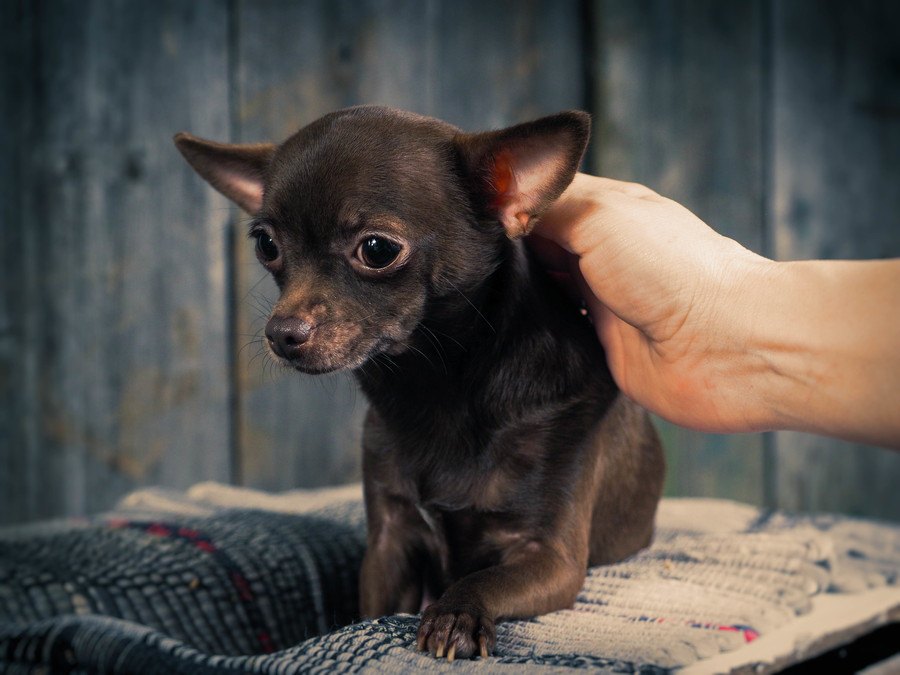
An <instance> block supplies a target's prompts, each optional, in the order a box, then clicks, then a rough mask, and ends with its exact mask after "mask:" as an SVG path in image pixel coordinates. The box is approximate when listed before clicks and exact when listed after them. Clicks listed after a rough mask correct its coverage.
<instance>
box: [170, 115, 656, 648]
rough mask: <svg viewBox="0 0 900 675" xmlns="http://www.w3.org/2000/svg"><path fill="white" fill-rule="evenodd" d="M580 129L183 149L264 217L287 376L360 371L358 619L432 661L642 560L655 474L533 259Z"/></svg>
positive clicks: (352, 135) (427, 124)
mask: <svg viewBox="0 0 900 675" xmlns="http://www.w3.org/2000/svg"><path fill="white" fill-rule="evenodd" d="M589 127H590V121H589V118H588V116H587V115H586V114H584V113H579V112H566V113H560V114H558V115H553V116H551V117H546V118H543V119H539V120H537V121H535V122H530V123H526V124H521V125H518V126H514V127H511V128H509V129H505V130H502V131H495V132H489V133H480V134H466V133H463V132H461V131H460V130H459V129H457V128H455V127H453V126H451V125H449V124H446V123H444V122H441V121H439V120H436V119H431V118H427V117H421V116H418V115H413V114H410V113H405V112H401V111H397V110H391V109H389V108H382V107H372V106H364V107H358V108H350V109H347V110H341V111H338V112H335V113H332V114H330V115H326V116H325V117H323V118H321V119H319V120H317V121H315V122H313V123H312V124H310V125H309V126H307V127H304V128H303V129H301V130H300V131H299V132H297V133H296V134H295V135H294V136H292V137H291V138H289V139H288V140H287V141H285V142H284V143H283V144H282V145H280V146H277V147H276V146H274V145H223V144H219V143H213V142H210V141H204V140H201V139H198V138H194V137H191V136H189V135H188V134H179V135H178V136H176V138H175V141H176V144H177V146H178V149H179V150H180V151H181V152H182V154H183V155H184V156H185V158H186V159H187V160H188V162H190V164H191V165H192V166H193V167H194V169H196V170H197V172H198V173H199V174H200V175H201V176H203V177H204V178H205V179H206V180H208V181H209V182H210V183H211V184H212V185H213V186H214V187H215V188H216V189H218V190H219V191H220V192H222V193H223V194H225V195H226V196H228V197H230V198H231V199H232V200H234V201H235V202H236V203H237V204H238V205H240V206H241V207H242V208H243V209H244V210H246V211H247V212H249V213H251V214H252V215H253V216H254V220H253V222H252V224H251V226H250V236H251V237H254V238H255V239H256V251H257V256H258V257H259V259H260V262H261V263H262V264H263V265H264V266H265V267H266V268H267V269H268V270H269V271H270V272H271V273H272V275H273V276H274V278H275V280H276V282H277V283H278V286H279V287H280V289H281V297H280V299H279V300H278V302H277V304H276V305H275V307H274V309H273V311H272V316H271V318H270V319H269V322H268V324H267V326H266V337H267V338H268V342H269V346H270V348H271V351H272V352H273V354H274V355H275V357H276V358H277V359H278V360H279V361H280V362H282V363H283V364H284V365H286V366H290V367H293V368H296V369H297V370H300V371H303V372H307V373H324V372H328V371H332V370H337V369H353V370H354V373H355V375H356V377H357V378H358V380H359V382H360V385H361V386H362V389H363V390H364V391H365V393H366V394H367V396H368V398H369V400H370V403H371V408H370V410H369V415H368V418H367V421H366V427H365V433H364V441H363V445H364V448H363V452H364V455H363V471H364V477H365V478H364V481H365V501H366V511H367V515H368V549H367V552H366V556H365V559H364V561H363V567H362V573H361V579H360V589H361V590H360V604H361V611H362V614H363V615H365V616H370V617H375V616H381V615H384V614H391V613H395V612H417V611H419V609H420V607H422V606H423V603H426V602H431V601H432V600H434V601H433V602H431V604H428V606H427V608H426V609H425V611H424V613H423V615H422V621H421V624H420V628H419V635H418V644H419V647H420V648H422V649H428V650H429V651H430V652H432V653H433V654H435V655H436V656H438V657H441V656H444V655H446V657H447V658H448V659H449V660H452V659H453V658H454V657H468V656H471V655H472V654H476V653H480V654H481V655H482V656H486V655H487V653H488V652H489V651H490V649H491V648H492V647H493V644H494V636H495V629H494V622H495V621H497V620H498V619H502V618H515V617H530V616H534V615H536V614H541V613H544V612H549V611H551V610H556V609H561V608H564V607H569V606H571V605H572V603H573V602H574V600H575V597H576V595H577V593H578V591H579V589H580V588H581V585H582V583H583V582H584V577H585V573H586V568H587V566H588V565H596V564H601V563H610V562H615V561H618V560H621V559H622V558H624V557H625V556H628V555H630V554H632V553H634V552H635V551H637V550H638V549H640V548H641V547H643V546H645V545H647V543H648V542H649V541H650V537H651V534H652V529H653V518H654V514H655V512H656V505H657V502H658V500H659V496H660V491H661V487H662V476H663V457H662V453H661V450H660V446H659V442H658V439H657V436H656V433H655V432H654V430H653V427H652V426H651V424H650V421H649V419H648V417H647V415H646V414H645V412H644V411H643V410H641V409H640V408H638V407H637V406H635V405H634V404H633V403H631V402H630V401H628V400H627V399H625V398H624V397H623V396H622V395H620V394H619V392H618V390H617V388H616V386H615V384H614V383H613V380H612V377H611V376H610V373H609V370H608V369H607V366H606V361H605V358H604V354H603V351H602V348H601V347H600V345H599V343H598V341H597V337H596V335H595V333H594V330H593V328H592V326H591V325H590V323H589V322H588V321H587V320H586V319H585V318H584V317H583V316H581V315H580V313H579V311H578V309H577V308H576V307H575V306H574V305H573V304H572V303H571V302H570V301H569V300H568V299H567V298H566V297H565V296H564V295H563V294H562V293H561V292H560V290H559V289H558V288H556V287H555V286H554V284H553V283H551V282H550V281H549V280H548V279H547V278H546V276H545V274H544V273H543V272H542V270H541V269H539V268H538V267H537V266H536V265H535V264H534V263H533V262H532V260H531V259H530V257H529V254H528V252H527V251H526V249H525V247H524V246H523V245H522V242H521V240H517V238H518V237H520V236H521V235H524V234H527V233H528V232H529V231H530V230H531V228H532V227H533V225H534V222H535V218H537V217H538V216H539V215H540V214H541V212H542V211H543V210H545V209H546V208H547V207H548V206H549V205H550V204H551V203H552V202H553V200H554V199H556V198H557V197H558V196H559V195H560V194H561V193H562V191H563V190H564V189H565V187H566V186H567V185H568V184H569V182H570V181H571V180H572V177H573V176H574V174H575V171H576V170H577V167H578V164H579V162H580V160H581V156H582V154H583V152H584V149H585V146H586V144H587V139H588V134H589Z"/></svg>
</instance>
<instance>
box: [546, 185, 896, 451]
mask: <svg viewBox="0 0 900 675" xmlns="http://www.w3.org/2000/svg"><path fill="white" fill-rule="evenodd" d="M529 244H530V245H531V246H532V248H533V250H534V251H535V252H536V253H537V254H538V256H539V257H540V258H541V259H542V260H543V261H544V262H545V264H546V265H547V266H548V268H549V269H550V270H551V271H552V272H553V273H554V275H555V276H557V277H558V278H559V279H560V280H561V281H563V282H564V283H567V284H569V285H570V287H571V288H572V289H573V290H574V289H576V288H577V289H578V290H579V291H580V296H581V297H582V298H583V299H584V301H585V302H586V304H587V307H588V311H589V312H590V314H591V316H592V318H593V321H594V324H595V327H596V330H597V334H598V336H599V338H600V341H601V342H602V344H603V346H604V348H605V350H606V353H607V359H608V361H609V366H610V369H611V371H612V374H613V377H614V378H615V380H616V382H617V383H618V385H619V387H620V388H621V389H622V391H623V392H624V393H625V394H626V395H627V396H629V397H630V398H632V399H634V400H635V401H637V402H638V403H640V404H641V405H643V406H644V407H646V408H647V409H649V410H651V411H652V412H654V413H656V414H658V415H660V416H661V417H663V418H665V419H667V420H669V421H671V422H674V423H676V424H679V425H682V426H685V427H689V428H692V429H698V430H702V431H714V432H751V431H762V430H770V429H793V430H800V431H808V432H812V433H818V434H823V435H828V436H835V437H838V438H843V439H847V440H852V441H859V442H864V443H872V444H875V445H881V446H885V447H893V448H900V259H894V260H872V261H845V260H827V261H826V260H809V261H796V262H775V261H772V260H769V259H767V258H763V257H761V256H759V255H756V254H755V253H752V252H751V251H749V250H747V249H746V248H744V247H743V246H741V245H740V244H738V243H737V242H736V241H734V240H732V239H728V238H727V237H723V236H722V235H720V234H718V233H716V232H715V231H714V230H713V229H711V228H710V227H709V226H708V225H706V224H705V223H704V222H703V221H701V220H700V219H699V218H697V216H695V215H694V214H693V213H691V212H690V211H688V210H687V209H685V208H684V207H683V206H681V205H680V204H678V203H676V202H674V201H672V200H670V199H666V198H665V197H662V196H660V195H658V194H656V193H655V192H653V191H652V190H650V189H649V188H647V187H645V186H643V185H638V184H635V183H625V182H621V181H616V180H611V179H607V178H599V177H595V176H589V175H586V174H577V175H576V177H575V180H574V181H573V182H572V184H571V185H570V186H569V188H568V189H567V190H566V191H565V193H564V194H563V195H562V197H560V199H559V200H558V201H557V202H556V203H555V204H554V205H553V206H552V207H551V209H550V210H549V211H548V212H547V213H546V214H544V216H543V217H542V218H541V220H540V222H539V223H538V224H537V227H536V228H535V231H534V233H533V234H532V236H531V237H529Z"/></svg>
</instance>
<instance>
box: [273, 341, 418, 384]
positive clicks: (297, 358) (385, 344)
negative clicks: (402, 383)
mask: <svg viewBox="0 0 900 675" xmlns="http://www.w3.org/2000/svg"><path fill="white" fill-rule="evenodd" d="M323 338H324V336H322V337H320V338H319V339H311V340H310V341H309V342H308V343H307V344H304V345H303V346H302V348H300V349H298V350H296V354H295V355H293V356H292V358H285V357H284V356H282V355H281V354H278V353H277V352H276V351H275V350H274V349H273V348H272V345H268V351H269V355H270V357H271V358H272V360H273V361H274V362H275V363H276V364H278V365H280V366H282V367H284V368H290V369H292V370H296V371H297V372H300V373H304V374H306V375H326V374H328V373H334V372H337V371H342V370H356V369H357V368H360V367H361V366H364V365H365V364H366V363H367V362H369V361H370V360H372V359H374V358H377V357H378V356H379V355H380V354H385V353H388V354H389V353H391V352H392V351H394V350H395V349H397V348H398V347H400V344H401V342H402V341H401V342H398V341H397V340H395V339H393V338H391V337H389V336H377V337H369V338H363V339H360V340H356V341H351V342H341V343H335V342H333V341H330V340H328V339H323ZM401 349H402V348H401Z"/></svg>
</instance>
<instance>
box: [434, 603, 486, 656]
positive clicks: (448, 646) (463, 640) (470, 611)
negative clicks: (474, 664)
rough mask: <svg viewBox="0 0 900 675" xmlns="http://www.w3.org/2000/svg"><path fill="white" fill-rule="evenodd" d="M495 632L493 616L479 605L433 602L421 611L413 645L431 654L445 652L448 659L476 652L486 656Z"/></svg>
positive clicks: (443, 653) (440, 654) (475, 653)
mask: <svg viewBox="0 0 900 675" xmlns="http://www.w3.org/2000/svg"><path fill="white" fill-rule="evenodd" d="M447 605H450V603H447ZM495 634H496V633H495V628H494V622H493V620H492V619H491V618H490V617H489V616H487V615H486V613H485V612H484V610H482V609H481V608H480V607H477V606H473V605H472V604H469V605H468V606H466V605H463V606H461V607H459V606H457V607H454V606H452V605H451V606H449V607H448V606H442V605H441V604H439V603H435V604H433V605H430V606H429V607H427V608H426V609H425V611H424V612H422V621H421V623H420V624H419V632H418V635H417V638H416V645H417V646H418V647H419V649H420V650H423V651H428V652H431V654H432V655H433V656H434V657H435V658H438V659H441V658H444V657H445V656H446V658H447V662H448V663H450V662H453V661H455V660H456V659H457V658H458V659H460V660H462V659H468V658H471V657H473V656H478V655H479V654H480V655H481V656H482V657H484V658H487V656H488V654H489V653H490V651H491V648H492V647H493V646H494V639H495Z"/></svg>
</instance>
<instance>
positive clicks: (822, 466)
mask: <svg viewBox="0 0 900 675" xmlns="http://www.w3.org/2000/svg"><path fill="white" fill-rule="evenodd" d="M773 9H774V14H773V50H774V51H773V59H772V61H773V64H774V72H773V75H772V77H773V125H772V131H773V151H774V152H773V173H772V184H773V213H774V218H773V223H772V225H773V241H774V245H775V254H776V256H777V257H778V258H780V259H803V258H879V257H890V256H900V190H898V186H900V65H898V64H900V5H898V3H896V2H891V1H890V0H881V1H878V0H876V1H872V0H868V1H864V2H854V3H840V2H828V3H822V2H816V1H814V0H806V1H802V2H790V3H774V5H773ZM885 311H886V312H893V313H894V314H895V315H897V308H896V307H894V308H885ZM896 400H897V401H900V382H898V387H897V398H896ZM776 453H777V454H776V462H777V484H776V488H777V497H778V503H779V505H781V506H784V507H786V508H791V509H801V510H814V511H819V510H825V511H844V512H848V513H854V514H859V515H869V516H876V517H881V518H892V519H900V453H897V452H894V451H889V450H881V449H878V448H871V447H865V446H861V445H857V444H852V443H843V442H840V441H834V440H827V439H822V438H818V437H815V436H810V435H806V434H799V433H778V434H777V435H776Z"/></svg>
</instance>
